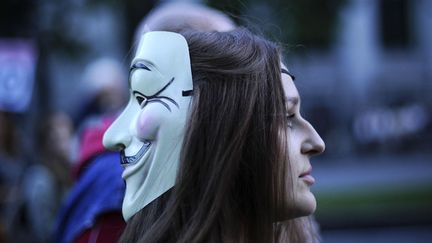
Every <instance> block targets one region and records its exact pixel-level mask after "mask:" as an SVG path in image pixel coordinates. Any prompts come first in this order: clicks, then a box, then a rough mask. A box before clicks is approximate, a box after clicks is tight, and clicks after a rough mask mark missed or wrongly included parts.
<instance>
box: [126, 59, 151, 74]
mask: <svg viewBox="0 0 432 243" xmlns="http://www.w3.org/2000/svg"><path fill="white" fill-rule="evenodd" d="M134 69H144V70H147V71H151V70H150V68H149V67H147V66H146V65H145V64H144V62H143V61H142V60H136V61H135V62H134V63H132V65H131V67H130V69H129V72H132V71H133V70H134Z"/></svg>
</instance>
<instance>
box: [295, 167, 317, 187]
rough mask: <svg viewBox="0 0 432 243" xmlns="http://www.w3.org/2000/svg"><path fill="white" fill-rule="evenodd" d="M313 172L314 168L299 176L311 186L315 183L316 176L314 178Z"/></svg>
mask: <svg viewBox="0 0 432 243" xmlns="http://www.w3.org/2000/svg"><path fill="white" fill-rule="evenodd" d="M311 173H312V168H310V169H308V170H307V171H305V172H303V173H301V174H300V176H299V178H300V179H302V180H303V181H304V182H306V184H308V185H309V186H312V185H313V184H315V178H313V176H312V175H311Z"/></svg>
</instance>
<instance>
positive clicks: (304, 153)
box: [282, 64, 325, 218]
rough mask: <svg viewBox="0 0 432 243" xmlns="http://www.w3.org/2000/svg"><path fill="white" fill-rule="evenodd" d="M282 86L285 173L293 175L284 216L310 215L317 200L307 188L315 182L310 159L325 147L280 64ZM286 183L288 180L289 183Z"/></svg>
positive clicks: (289, 77)
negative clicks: (286, 159)
mask: <svg viewBox="0 0 432 243" xmlns="http://www.w3.org/2000/svg"><path fill="white" fill-rule="evenodd" d="M282 86H283V90H284V94H285V100H286V118H287V123H288V127H287V133H286V134H287V136H288V138H287V142H288V152H289V163H290V165H289V166H288V167H287V168H288V169H289V170H290V171H288V172H287V174H288V175H291V176H292V185H290V186H289V187H288V189H290V188H292V190H293V192H292V193H288V196H289V198H287V199H286V200H287V201H286V202H285V203H284V205H285V208H284V209H283V210H284V211H285V212H284V213H283V215H284V216H285V215H286V216H287V217H290V218H293V217H301V216H306V215H309V214H312V213H313V212H314V211H315V208H316V200H315V197H314V195H313V194H312V192H311V191H310V187H311V186H312V185H313V184H314V183H315V179H314V178H313V177H312V174H311V173H312V166H311V164H310V161H309V160H310V158H311V157H312V156H314V155H318V154H320V153H322V152H323V151H324V149H325V144H324V141H323V140H322V139H321V137H320V136H319V135H318V133H317V132H316V131H315V129H314V128H313V127H312V125H311V124H310V123H309V122H308V121H306V120H305V119H304V118H303V117H302V116H301V114H300V96H299V93H298V91H297V88H296V86H295V84H294V82H293V80H292V78H291V76H290V75H289V72H288V71H287V68H286V67H285V66H284V65H283V64H282ZM288 183H289V182H288Z"/></svg>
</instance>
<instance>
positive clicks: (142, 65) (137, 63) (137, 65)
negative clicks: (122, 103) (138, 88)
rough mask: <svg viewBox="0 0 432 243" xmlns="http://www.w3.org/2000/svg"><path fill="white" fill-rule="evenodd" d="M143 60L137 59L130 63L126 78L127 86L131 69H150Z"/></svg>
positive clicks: (129, 81)
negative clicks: (127, 78) (127, 77)
mask: <svg viewBox="0 0 432 243" xmlns="http://www.w3.org/2000/svg"><path fill="white" fill-rule="evenodd" d="M144 62H145V61H144V60H140V59H138V60H135V61H134V62H133V63H132V65H131V67H130V68H129V80H128V83H129V87H130V86H131V74H132V72H133V71H135V70H136V69H142V70H147V71H150V72H151V71H152V70H151V69H150V68H149V67H148V66H147V65H146V64H145V63H144Z"/></svg>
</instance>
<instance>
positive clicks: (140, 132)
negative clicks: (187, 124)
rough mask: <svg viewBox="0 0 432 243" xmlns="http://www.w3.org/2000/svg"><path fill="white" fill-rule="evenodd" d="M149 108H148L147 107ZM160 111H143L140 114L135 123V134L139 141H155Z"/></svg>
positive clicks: (160, 118) (161, 116)
mask: <svg viewBox="0 0 432 243" xmlns="http://www.w3.org/2000/svg"><path fill="white" fill-rule="evenodd" d="M149 108H150V107H149ZM161 113H162V112H161V111H160V109H151V108H150V109H145V110H143V111H142V112H141V114H140V115H139V117H138V120H137V123H136V129H137V130H136V134H137V137H138V139H139V140H141V141H153V140H155V139H156V135H157V133H158V130H159V127H160V125H161V123H162V119H163V114H161Z"/></svg>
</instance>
